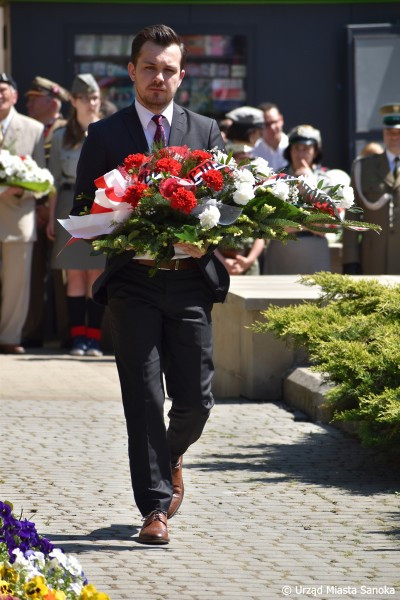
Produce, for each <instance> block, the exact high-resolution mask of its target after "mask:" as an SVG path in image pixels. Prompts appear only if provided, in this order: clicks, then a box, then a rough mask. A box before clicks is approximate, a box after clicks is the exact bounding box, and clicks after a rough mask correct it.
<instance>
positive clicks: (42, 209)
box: [36, 204, 49, 229]
mask: <svg viewBox="0 0 400 600" xmlns="http://www.w3.org/2000/svg"><path fill="white" fill-rule="evenodd" d="M48 222H49V209H48V207H47V206H46V205H45V204H39V205H38V206H36V226H37V228H38V229H44V228H45V227H46V225H47V223H48Z"/></svg>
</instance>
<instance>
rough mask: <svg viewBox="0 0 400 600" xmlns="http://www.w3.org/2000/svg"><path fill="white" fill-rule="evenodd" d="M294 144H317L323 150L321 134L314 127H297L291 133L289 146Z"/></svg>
mask: <svg viewBox="0 0 400 600" xmlns="http://www.w3.org/2000/svg"><path fill="white" fill-rule="evenodd" d="M292 144H306V145H311V144H316V145H317V146H318V148H321V144H322V142H321V133H320V131H319V129H315V127H312V125H297V127H294V128H293V129H292V130H291V131H290V132H289V146H291V145H292Z"/></svg>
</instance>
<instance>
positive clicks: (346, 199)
mask: <svg viewBox="0 0 400 600" xmlns="http://www.w3.org/2000/svg"><path fill="white" fill-rule="evenodd" d="M336 195H337V205H338V206H339V208H350V207H351V206H353V204H354V190H353V188H352V187H351V186H349V185H342V186H340V188H339V189H338V190H337V192H336Z"/></svg>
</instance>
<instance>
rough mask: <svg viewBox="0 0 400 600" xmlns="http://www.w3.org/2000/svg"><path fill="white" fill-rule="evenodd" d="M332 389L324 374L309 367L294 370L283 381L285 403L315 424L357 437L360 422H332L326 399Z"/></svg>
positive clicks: (331, 412) (330, 410)
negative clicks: (332, 427) (331, 427)
mask: <svg viewBox="0 0 400 600" xmlns="http://www.w3.org/2000/svg"><path fill="white" fill-rule="evenodd" d="M331 388H332V384H331V383H329V382H327V381H326V380H325V378H324V376H323V374H322V373H318V372H316V371H312V370H311V369H310V368H307V367H298V368H296V369H294V370H293V371H292V372H291V373H290V374H289V375H288V376H287V377H286V378H285V379H284V380H283V401H284V403H285V404H287V405H288V406H290V407H291V408H294V409H297V410H300V411H302V412H304V413H305V414H306V415H308V417H310V419H311V420H312V421H314V422H315V423H324V424H328V423H329V424H330V425H333V426H334V427H337V428H338V429H340V430H341V431H344V432H346V433H349V434H351V435H357V431H358V428H359V423H358V422H344V421H332V417H333V409H332V406H331V405H330V404H329V402H328V401H327V399H326V393H327V391H328V390H329V389H331Z"/></svg>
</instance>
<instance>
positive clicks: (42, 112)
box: [22, 76, 69, 348]
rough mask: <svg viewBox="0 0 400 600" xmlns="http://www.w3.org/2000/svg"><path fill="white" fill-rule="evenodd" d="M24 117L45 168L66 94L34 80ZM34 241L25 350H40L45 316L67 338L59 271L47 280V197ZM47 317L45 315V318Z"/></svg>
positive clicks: (39, 209)
mask: <svg viewBox="0 0 400 600" xmlns="http://www.w3.org/2000/svg"><path fill="white" fill-rule="evenodd" d="M25 97H26V108H27V111H28V115H29V116H30V117H31V118H32V119H36V120H37V121H39V122H40V123H43V125H44V151H45V157H46V166H47V167H48V164H49V158H50V148H51V142H52V138H53V133H54V132H55V131H56V130H57V129H58V128H59V127H62V126H63V125H65V123H66V121H65V119H64V117H63V116H62V114H61V106H62V102H68V100H69V92H67V90H65V89H64V88H63V87H61V86H60V85H59V84H58V83H55V82H54V81H51V80H50V79H46V78H45V77H39V76H38V77H35V78H34V80H33V81H32V83H31V85H30V86H29V89H28V91H27V92H26V93H25ZM35 213H36V229H37V239H36V242H34V244H33V256H32V271H31V290H30V300H29V310H28V315H27V318H26V322H25V325H24V328H23V331H22V339H23V344H24V346H26V347H29V348H34V347H36V348H38V347H41V346H43V343H44V340H45V329H46V316H47V318H49V314H48V313H49V311H50V319H51V321H52V322H54V324H55V325H56V328H57V330H58V335H59V337H60V338H61V339H63V340H66V338H67V327H66V323H67V309H66V297H65V286H64V282H63V278H62V272H61V271H60V270H58V271H54V272H53V273H52V274H51V276H50V256H51V247H52V242H50V240H49V238H48V237H47V234H46V227H47V224H48V222H49V207H48V196H44V197H42V198H40V199H38V200H36V211H35ZM46 313H47V315H46Z"/></svg>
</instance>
